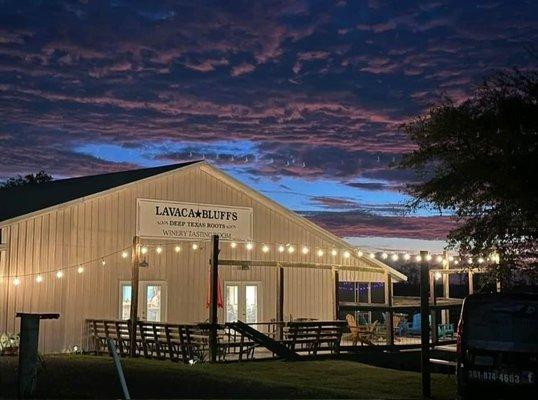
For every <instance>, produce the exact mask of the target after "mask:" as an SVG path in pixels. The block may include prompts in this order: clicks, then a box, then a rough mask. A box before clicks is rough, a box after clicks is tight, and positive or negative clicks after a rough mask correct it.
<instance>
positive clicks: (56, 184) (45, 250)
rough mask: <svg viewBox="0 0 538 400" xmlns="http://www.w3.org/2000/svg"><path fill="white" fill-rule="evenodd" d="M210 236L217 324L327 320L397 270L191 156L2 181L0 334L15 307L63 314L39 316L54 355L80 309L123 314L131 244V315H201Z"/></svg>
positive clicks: (83, 338)
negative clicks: (5, 185)
mask: <svg viewBox="0 0 538 400" xmlns="http://www.w3.org/2000/svg"><path fill="white" fill-rule="evenodd" d="M212 234H218V235H219V236H220V255H219V262H221V263H222V264H221V265H220V267H219V285H220V287H219V289H220V292H221V298H222V301H221V303H222V304H221V307H220V308H219V310H218V313H219V322H227V321H233V320H237V319H239V320H242V321H245V322H247V323H256V322H268V321H271V320H277V319H280V318H282V320H286V321H287V320H290V319H296V318H313V319H319V320H334V319H336V318H342V315H340V316H339V315H336V314H337V312H338V311H337V310H338V303H337V302H338V298H339V291H341V290H344V289H345V288H346V287H348V288H349V287H350V286H351V287H352V288H354V289H359V288H361V290H360V299H359V298H358V297H359V295H357V299H356V301H361V302H380V303H385V302H387V301H388V299H387V296H388V295H389V294H388V293H390V291H388V290H386V289H387V283H388V282H391V281H392V282H397V281H401V280H405V279H406V278H405V276H404V275H402V274H401V273H399V272H397V271H395V270H393V269H391V268H390V267H388V266H387V265H385V264H383V263H382V262H380V261H379V260H376V259H371V258H369V257H367V256H366V255H360V254H359V253H358V251H357V249H356V248H354V247H352V246H350V245H349V244H348V243H346V242H345V241H343V240H342V239H340V238H338V237H337V236H335V235H333V234H331V233H330V232H328V231H326V230H324V229H322V228H321V227H319V226H317V225H315V224H314V223H312V222H310V221H308V220H307V219H305V218H303V217H301V216H299V215H297V214H295V213H294V212H292V211H290V210H288V209H286V208H285V207H283V206H281V205H279V204H277V203H276V202H274V201H272V200H270V199H268V198H267V197H265V196H263V195H261V194H260V193H258V192H256V191H255V190H253V189H251V188H249V187H248V186H246V185H244V184H242V183H240V182H238V181H237V180H235V179H234V178H232V177H230V176H229V175H227V174H225V173H224V172H222V171H221V170H219V169H217V168H216V167H214V166H212V165H210V164H208V163H207V162H204V161H197V162H188V163H182V164H175V165H169V166H164V167H156V168H147V169H140V170H132V171H124V172H117V173H110V174H103V175H95V176H86V177H80V178H72V179H64V180H57V181H52V182H48V183H43V184H38V185H29V186H22V187H15V188H10V189H4V190H2V191H0V333H3V332H6V333H14V332H17V331H18V329H19V327H18V325H19V320H18V319H17V318H16V313H17V312H33V313H41V312H43V313H45V312H49V313H50V312H52V313H59V314H60V319H58V320H43V321H42V322H41V329H40V343H39V346H40V347H39V348H40V351H41V352H43V353H53V352H62V351H70V350H72V349H73V348H75V346H76V348H83V347H84V346H85V345H86V344H87V343H88V340H87V335H88V332H87V329H86V324H85V320H86V319H91V318H95V319H128V318H129V311H130V301H131V272H132V251H133V250H132V249H133V241H134V240H138V241H139V244H138V245H136V246H134V248H135V249H136V251H137V252H138V254H139V257H140V265H141V268H140V285H139V303H138V314H139V318H141V319H143V320H148V321H159V322H175V323H195V322H203V321H206V320H207V318H208V290H209V284H208V279H209V259H210V257H211V241H210V237H211V235H212ZM279 270H281V271H282V270H283V272H282V275H280V276H279V272H278V271H279ZM336 271H337V272H336ZM335 273H336V274H337V275H336V276H337V278H336V279H335ZM280 279H282V281H281V280H280ZM281 282H283V283H282V286H283V294H284V296H283V315H281V316H280V315H277V308H278V307H279V306H278V305H277V303H278V301H279V299H278V298H279V297H280V296H279V295H278V294H279V293H280V292H279V289H278V285H279V284H280V283H281ZM346 285H347V286H346ZM352 290H353V289H352ZM356 292H357V293H359V290H356ZM281 313H282V311H281Z"/></svg>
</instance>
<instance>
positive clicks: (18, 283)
mask: <svg viewBox="0 0 538 400" xmlns="http://www.w3.org/2000/svg"><path fill="white" fill-rule="evenodd" d="M20 284H21V279H20V278H13V285H14V286H19V285H20Z"/></svg>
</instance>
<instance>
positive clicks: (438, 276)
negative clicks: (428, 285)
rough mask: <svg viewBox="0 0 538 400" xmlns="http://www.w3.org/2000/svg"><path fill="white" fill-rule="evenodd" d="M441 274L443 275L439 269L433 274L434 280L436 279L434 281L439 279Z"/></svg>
mask: <svg viewBox="0 0 538 400" xmlns="http://www.w3.org/2000/svg"><path fill="white" fill-rule="evenodd" d="M442 276H443V275H442V274H441V273H440V272H439V271H437V272H436V273H435V274H434V277H435V280H436V281H438V280H439V279H441V278H442Z"/></svg>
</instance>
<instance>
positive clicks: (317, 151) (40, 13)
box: [0, 0, 538, 239]
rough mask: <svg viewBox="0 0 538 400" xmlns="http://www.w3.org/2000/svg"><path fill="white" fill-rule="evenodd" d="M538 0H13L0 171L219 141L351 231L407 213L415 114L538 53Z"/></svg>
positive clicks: (5, 49) (152, 158)
mask: <svg viewBox="0 0 538 400" xmlns="http://www.w3.org/2000/svg"><path fill="white" fill-rule="evenodd" d="M537 22H538V3H537V2H535V1H502V0H496V1H448V0H439V1H432V2H418V1H408V2H401V1H382V0H369V1H360V2H352V1H344V0H340V1H323V0H316V1H308V0H303V1H267V2H266V1H261V2H251V1H236V2H220V1H195V2H194V1H193V2H178V1H161V2H149V1H121V0H113V1H104V0H103V1H83V0H81V1H61V2H59V1H33V2H20V1H3V2H2V7H1V11H0V179H6V178H8V177H11V176H16V175H18V174H24V173H30V172H36V171H38V170H40V169H45V170H46V171H48V172H50V173H52V174H53V175H54V176H55V177H57V178H61V177H68V176H79V175H86V174H93V173H100V172H110V171H118V170H124V169H130V168H139V167H144V166H153V165H163V164H170V163H175V162H181V161H186V160H192V159H199V158H206V159H207V160H209V161H210V162H212V163H214V164H215V165H217V166H218V167H220V168H223V169H225V170H226V171H227V172H229V173H231V174H232V175H233V176H235V177H236V178H238V179H240V180H241V181H243V182H245V183H247V184H249V185H251V186H253V187H254V188H256V189H258V190H261V191H262V192H263V193H264V194H266V195H268V196H269V197H271V198H273V199H275V200H277V201H279V202H281V203H283V204H284V205H286V206H288V207H290V208H292V209H294V210H298V211H302V212H305V214H306V215H307V216H308V217H309V218H311V219H313V220H314V221H316V222H318V223H320V224H322V225H323V226H325V227H327V228H329V229H331V230H332V231H334V232H335V233H337V234H339V235H341V236H351V237H360V236H372V235H373V236H398V237H408V238H418V239H420V238H423V239H433V238H439V239H443V238H444V237H445V236H446V233H447V231H448V230H449V229H450V228H451V227H452V226H453V222H452V221H450V220H449V219H448V218H447V217H445V216H440V215H439V213H438V212H437V211H435V210H430V209H428V210H419V211H418V213H416V214H414V215H407V216H405V217H404V216H402V215H401V212H402V204H403V203H404V202H405V201H406V199H407V197H406V196H405V194H403V189H404V187H405V185H406V184H408V183H412V182H415V181H416V179H417V178H416V177H415V176H414V175H413V174H412V173H410V172H409V171H402V170H397V169H395V168H394V167H393V165H394V163H397V161H398V160H399V159H400V158H401V157H402V155H403V154H405V153H407V152H409V151H412V149H413V148H414V147H413V143H411V142H410V141H409V140H408V138H407V137H406V136H405V134H404V133H403V132H402V129H401V124H402V123H405V122H406V121H409V120H410V119H412V118H414V117H417V116H419V115H422V114H424V113H425V112H427V110H428V109H429V107H431V106H432V105H433V104H436V103H438V102H439V101H441V100H442V99H446V98H450V99H452V100H453V101H456V102H459V101H462V100H464V99H466V98H467V97H468V96H469V95H470V94H471V93H472V91H473V88H475V87H476V85H478V84H479V83H480V82H481V81H482V80H483V79H484V78H486V77H487V76H489V75H491V74H492V73H494V72H495V71H498V70H502V69H507V68H512V67H519V68H531V67H536V63H537V60H536V57H534V56H532V51H529V48H530V49H532V48H533V46H535V43H536V39H537V38H538V23H537Z"/></svg>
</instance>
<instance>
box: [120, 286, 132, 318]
mask: <svg viewBox="0 0 538 400" xmlns="http://www.w3.org/2000/svg"><path fill="white" fill-rule="evenodd" d="M130 316H131V285H122V287H121V319H129V318H130Z"/></svg>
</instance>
